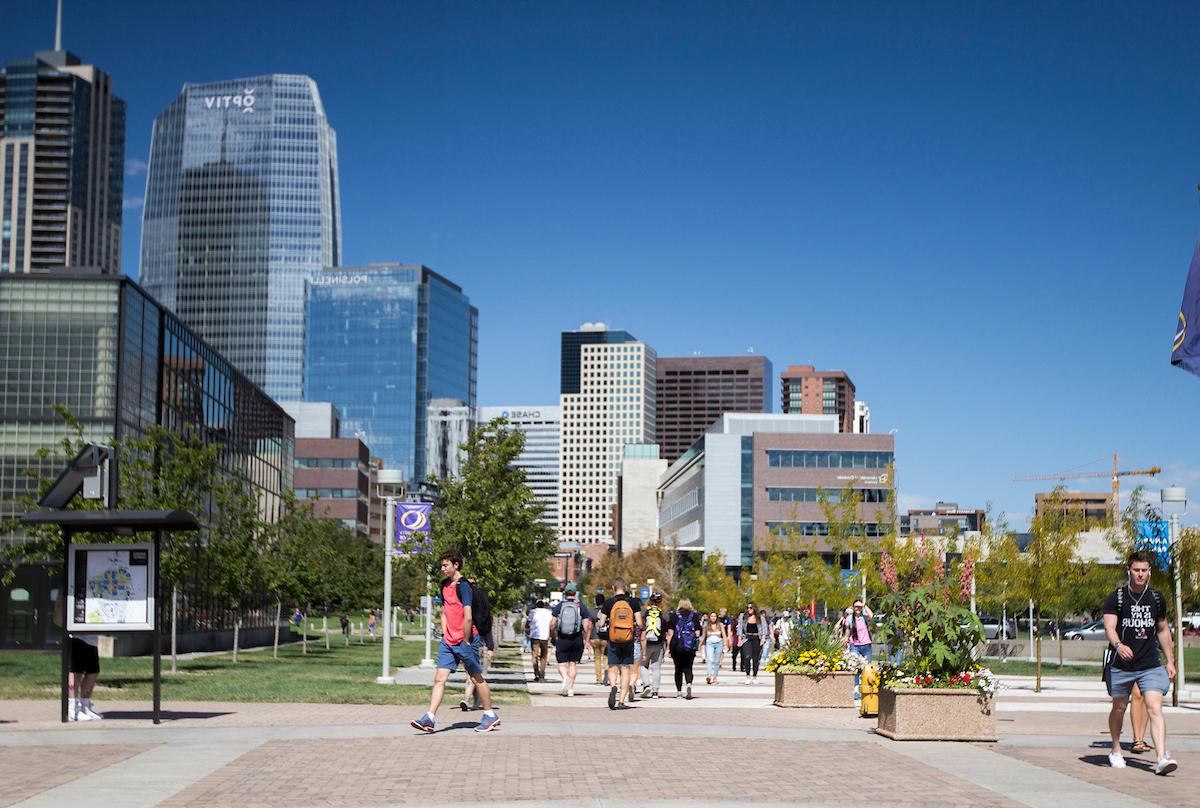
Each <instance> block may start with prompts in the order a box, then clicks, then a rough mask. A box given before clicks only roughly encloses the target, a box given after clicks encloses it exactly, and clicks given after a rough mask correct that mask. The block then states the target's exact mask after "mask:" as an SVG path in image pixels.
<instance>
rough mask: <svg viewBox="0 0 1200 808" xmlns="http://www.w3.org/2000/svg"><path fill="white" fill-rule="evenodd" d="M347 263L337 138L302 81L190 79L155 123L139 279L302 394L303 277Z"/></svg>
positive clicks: (211, 336)
mask: <svg viewBox="0 0 1200 808" xmlns="http://www.w3.org/2000/svg"><path fill="white" fill-rule="evenodd" d="M339 263H341V212H340V199H339V191H338V169H337V139H336V135H335V134H334V131H333V128H332V127H330V125H329V122H328V121H327V120H326V118H325V110H324V107H323V106H322V104H321V96H320V94H319V93H318V92H317V85H316V83H315V82H314V81H313V80H312V79H310V78H308V77H307V76H290V75H278V74H276V75H269V76H256V77H253V78H246V79H235V80H232V81H220V82H216V83H213V84H187V85H185V86H184V88H183V92H182V93H181V94H180V96H179V97H178V98H176V99H175V101H173V102H172V103H171V105H170V106H169V107H167V109H166V110H165V111H164V112H163V113H162V114H161V115H159V116H158V118H157V119H156V120H155V122H154V133H153V139H152V141H151V145H150V168H149V171H148V174H147V178H146V203H145V208H144V210H143V212H142V256H141V275H140V278H141V282H142V284H144V285H145V287H146V289H147V291H149V292H150V294H152V295H154V296H155V297H156V298H158V300H159V301H161V302H162V303H163V304H164V305H166V306H167V307H168V308H170V309H171V310H173V311H175V312H176V313H177V314H178V315H179V316H180V318H181V319H182V320H183V321H184V322H185V323H187V324H188V325H189V326H190V327H191V328H193V329H194V330H195V331H196V332H197V333H198V334H200V336H202V337H203V338H204V340H205V341H206V342H207V343H209V344H210V345H212V346H213V347H215V348H216V349H217V350H219V351H221V353H222V354H224V355H225V357H226V358H227V359H229V361H231V362H232V363H233V364H234V365H235V366H237V367H238V368H239V369H240V370H242V372H244V373H245V374H246V375H247V376H248V377H249V378H250V380H251V381H253V382H254V383H255V384H257V385H259V386H261V387H263V388H264V389H265V390H266V391H267V392H268V393H269V394H270V395H271V396H273V397H274V398H276V399H278V400H293V399H298V398H300V397H301V392H302V387H303V378H304V375H303V363H304V328H305V323H304V293H305V283H306V282H307V281H308V280H309V279H310V278H312V277H314V276H315V275H316V274H317V273H318V272H319V271H320V270H321V268H322V267H327V266H336V265H338V264H339Z"/></svg>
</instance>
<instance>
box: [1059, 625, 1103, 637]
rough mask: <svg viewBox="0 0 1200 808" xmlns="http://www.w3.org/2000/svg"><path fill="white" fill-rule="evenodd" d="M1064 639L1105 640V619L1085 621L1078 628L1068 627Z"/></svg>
mask: <svg viewBox="0 0 1200 808" xmlns="http://www.w3.org/2000/svg"><path fill="white" fill-rule="evenodd" d="M1063 639H1064V640H1103V639H1104V621H1103V620H1093V621H1092V622H1090V623H1084V624H1083V625H1082V626H1079V627H1078V628H1072V629H1068V630H1066V631H1064V632H1063Z"/></svg>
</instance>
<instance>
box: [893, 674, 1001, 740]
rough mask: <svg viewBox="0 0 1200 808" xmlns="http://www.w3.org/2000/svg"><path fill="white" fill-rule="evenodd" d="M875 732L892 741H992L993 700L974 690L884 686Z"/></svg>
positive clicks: (993, 725) (994, 718) (994, 730)
mask: <svg viewBox="0 0 1200 808" xmlns="http://www.w3.org/2000/svg"><path fill="white" fill-rule="evenodd" d="M875 732H876V733H878V734H880V735H882V736H884V737H885V738H891V739H892V740H893V741H995V740H996V710H995V699H994V698H993V697H992V696H988V695H984V694H982V693H980V692H979V691H978V690H974V689H970V690H964V689H954V688H946V689H937V688H904V689H899V690H893V689H892V688H887V687H885V688H882V689H880V691H879V725H878V726H877V727H876V728H875Z"/></svg>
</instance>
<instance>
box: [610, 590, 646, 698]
mask: <svg viewBox="0 0 1200 808" xmlns="http://www.w3.org/2000/svg"><path fill="white" fill-rule="evenodd" d="M613 591H614V592H615V593H616V594H614V595H613V596H612V597H611V598H609V599H608V600H606V601H604V605H603V606H601V607H600V630H602V631H603V630H605V629H607V630H608V668H609V672H608V681H609V684H611V685H612V688H611V689H610V690H609V692H608V708H609V709H610V710H622V709H625V707H626V706H628V705H627V704H626V701H628V699H629V693H630V688H631V687H632V685H633V677H634V671H633V665H634V659H633V649H634V641H635V640H636V639H637V637H638V634H639V630H640V629H641V628H643V626H644V624H643V623H642V602H641V601H640V600H638V599H637V598H635V597H632V596H631V595H630V594H629V592H628V586H627V585H626V584H625V581H623V580H622V579H620V578H618V579H617V580H615V581H613ZM618 604H619V606H618ZM630 612H632V615H631V614H630ZM626 637H628V639H626ZM614 671H616V672H617V673H618V675H619V679H617V681H619V682H620V685H619V686H618V685H617V684H616V683H615V682H614V681H613V672H614Z"/></svg>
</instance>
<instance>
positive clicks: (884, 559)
mask: <svg viewBox="0 0 1200 808" xmlns="http://www.w3.org/2000/svg"><path fill="white" fill-rule="evenodd" d="M879 569H880V575H881V576H882V577H883V582H884V583H885V584H887V585H888V588H889V589H892V590H893V591H894V590H896V589H898V588H899V586H900V579H899V577H898V576H897V575H896V561H895V559H893V558H892V556H891V554H890V553H883V555H882V556H880V561H879Z"/></svg>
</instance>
